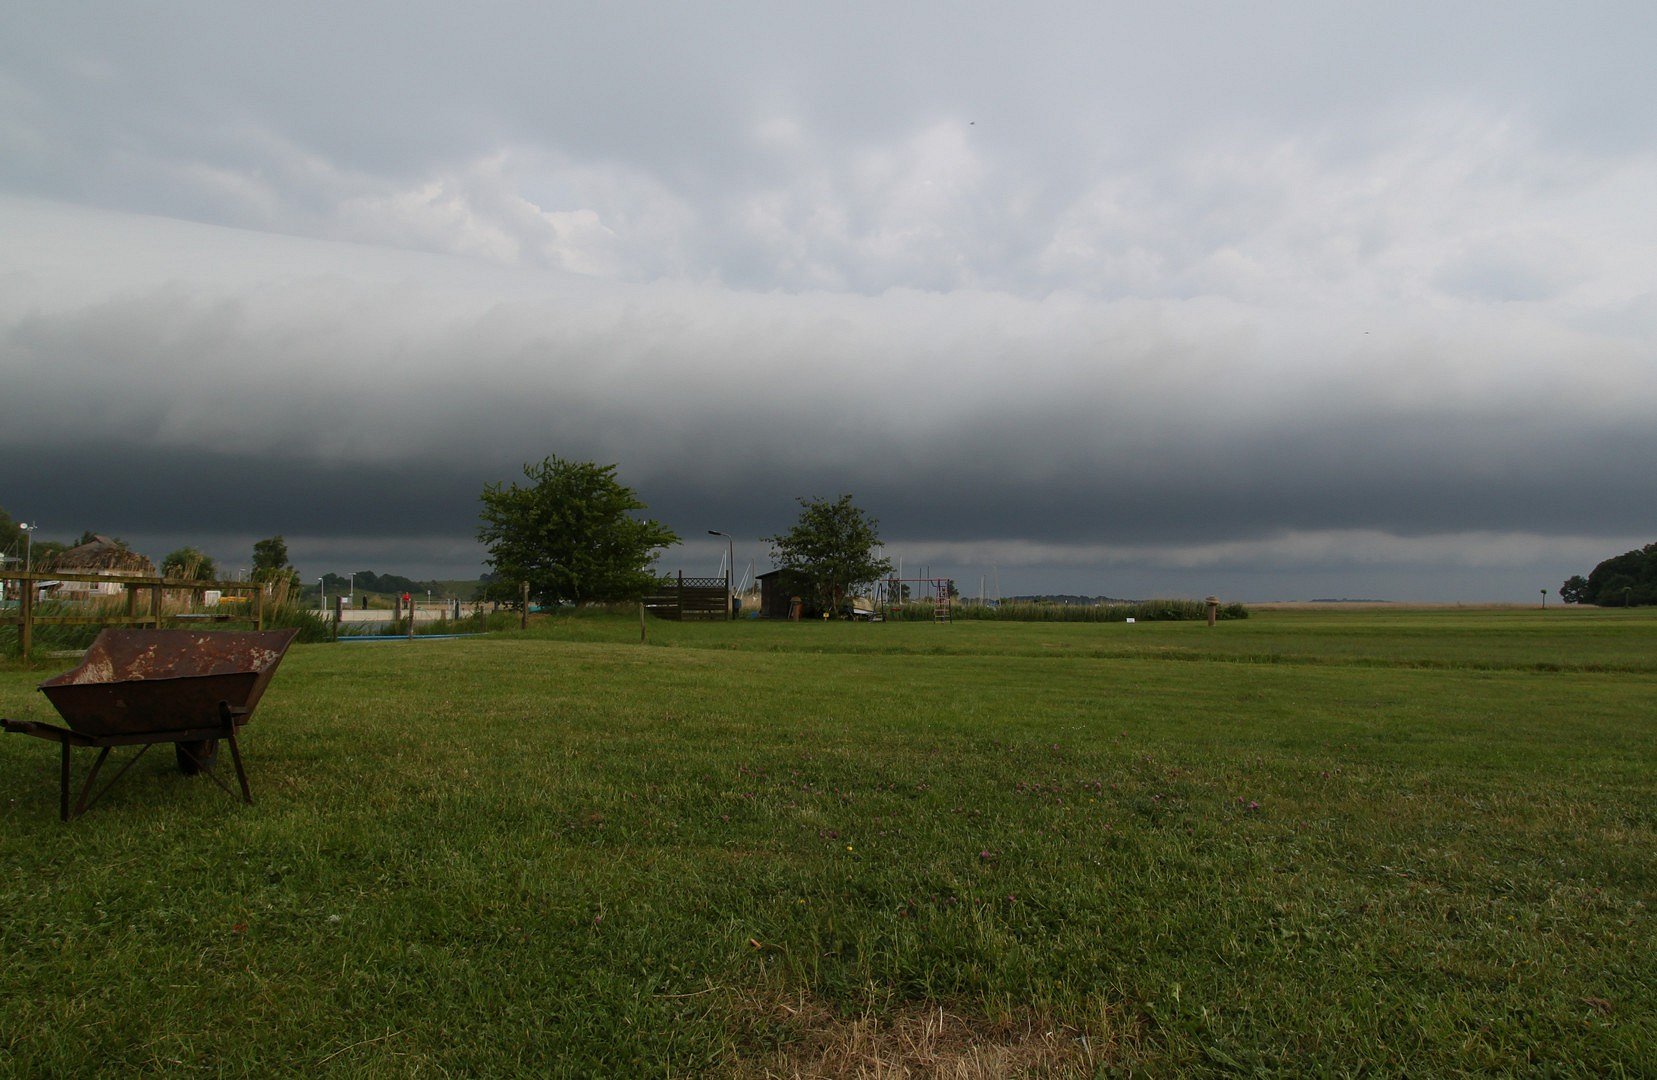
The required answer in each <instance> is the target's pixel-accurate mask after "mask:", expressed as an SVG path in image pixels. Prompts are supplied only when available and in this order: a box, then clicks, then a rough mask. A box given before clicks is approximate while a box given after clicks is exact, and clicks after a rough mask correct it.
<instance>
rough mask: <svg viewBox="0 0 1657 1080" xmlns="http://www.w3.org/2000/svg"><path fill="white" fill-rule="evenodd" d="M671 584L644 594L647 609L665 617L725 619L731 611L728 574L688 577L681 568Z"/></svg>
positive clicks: (653, 613) (668, 583) (669, 580)
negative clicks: (645, 595)
mask: <svg viewBox="0 0 1657 1080" xmlns="http://www.w3.org/2000/svg"><path fill="white" fill-rule="evenodd" d="M666 584H667V586H668V587H667V588H665V589H663V590H662V591H661V592H658V593H656V594H654V595H652V596H647V597H645V598H644V609H645V610H646V611H648V612H650V613H651V614H652V615H655V616H657V617H658V618H662V619H723V618H725V617H726V616H727V615H728V614H729V607H728V605H729V602H730V595H731V593H730V588H731V583H730V580H729V579H728V578H722V577H686V576H685V575H684V572H683V571H680V573H679V576H678V577H676V578H669V579H668V580H667V582H666Z"/></svg>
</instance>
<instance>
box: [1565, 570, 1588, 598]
mask: <svg viewBox="0 0 1657 1080" xmlns="http://www.w3.org/2000/svg"><path fill="white" fill-rule="evenodd" d="M1559 598H1560V599H1561V600H1563V601H1565V602H1566V603H1567V604H1586V603H1587V602H1588V579H1587V578H1585V577H1583V576H1582V575H1581V574H1572V575H1571V576H1570V577H1568V578H1566V579H1565V584H1563V585H1561V586H1560V587H1559Z"/></svg>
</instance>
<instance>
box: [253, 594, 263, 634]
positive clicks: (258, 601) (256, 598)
mask: <svg viewBox="0 0 1657 1080" xmlns="http://www.w3.org/2000/svg"><path fill="white" fill-rule="evenodd" d="M264 628H265V587H264V586H263V585H259V586H255V587H254V590H253V629H255V630H263V629H264Z"/></svg>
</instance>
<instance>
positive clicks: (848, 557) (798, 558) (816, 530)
mask: <svg viewBox="0 0 1657 1080" xmlns="http://www.w3.org/2000/svg"><path fill="white" fill-rule="evenodd" d="M799 503H800V507H801V509H800V520H799V521H797V522H795V524H794V527H793V528H792V529H789V530H788V531H787V532H785V533H782V534H780V535H777V536H767V537H765V538H764V539H766V540H769V541H771V559H772V561H773V562H775V563H776V564H777V565H778V566H779V567H780V568H782V569H784V570H790V571H793V572H794V573H795V574H796V575H797V576H799V577H800V578H801V579H802V580H804V581H807V582H809V583H810V588H811V592H812V599H813V600H814V601H815V602H816V605H817V609H818V610H820V611H827V612H838V611H839V610H840V603H841V601H842V600H844V599H845V598H846V597H847V596H849V595H850V594H851V593H852V592H854V591H855V590H857V589H858V588H860V587H861V586H865V585H869V584H872V583H873V582H875V581H878V580H879V579H880V578H883V577H885V576H886V575H888V574H890V573H891V572H892V560H890V559H886V558H881V557H877V555H876V550H877V549H878V548H879V547H880V532H879V528H880V523H879V522H878V521H876V520H875V519H874V518H872V517H870V516H869V515H868V514H866V513H864V512H863V511H862V510H860V509H858V508H857V507H856V506H855V505H853V504H852V497H851V496H850V495H841V496H840V497H839V498H838V499H836V500H834V501H833V502H830V501H828V500H827V499H800V500H799Z"/></svg>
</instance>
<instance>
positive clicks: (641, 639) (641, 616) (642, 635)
mask: <svg viewBox="0 0 1657 1080" xmlns="http://www.w3.org/2000/svg"><path fill="white" fill-rule="evenodd" d="M644 639H645V630H644V601H643V600H640V601H639V644H640V645H643V644H644Z"/></svg>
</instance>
